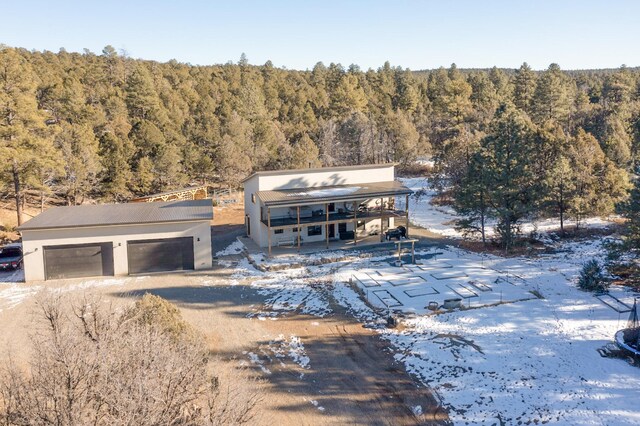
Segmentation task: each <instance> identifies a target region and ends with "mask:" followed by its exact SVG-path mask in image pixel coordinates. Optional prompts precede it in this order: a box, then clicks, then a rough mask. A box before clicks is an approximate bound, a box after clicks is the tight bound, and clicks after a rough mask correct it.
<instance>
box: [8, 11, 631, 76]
mask: <svg viewBox="0 0 640 426" xmlns="http://www.w3.org/2000/svg"><path fill="white" fill-rule="evenodd" d="M2 3H3V5H2V8H1V10H2V18H0V43H4V44H6V45H9V46H13V47H24V48H27V49H30V50H31V49H35V50H50V51H53V52H57V51H58V50H59V49H60V48H61V47H64V48H65V49H66V50H67V51H70V52H71V51H73V52H82V51H83V49H85V48H86V49H89V50H91V51H92V52H95V53H100V52H101V50H102V48H103V47H104V46H106V45H112V46H114V47H115V48H116V49H118V50H120V49H123V50H125V51H126V52H127V54H128V55H129V56H131V57H133V58H143V59H152V60H157V61H163V62H164V61H168V60H170V59H176V60H178V61H179V62H187V63H191V64H194V65H196V64H198V65H210V64H219V63H225V62H228V61H234V62H237V61H238V59H239V58H240V55H241V54H242V53H243V52H244V53H245V54H246V55H247V58H248V59H249V63H251V64H264V63H265V62H266V61H267V60H271V61H272V62H273V64H274V65H276V66H280V67H286V68H289V69H311V68H313V66H314V65H315V64H316V63H317V62H319V61H322V62H324V63H325V64H327V65H328V64H329V63H331V62H335V63H341V64H342V65H344V66H345V67H346V66H348V65H350V64H357V65H359V66H360V67H361V68H363V69H368V68H374V69H375V68H378V67H380V66H381V65H382V64H383V63H384V62H385V61H389V62H390V63H391V64H392V65H393V66H401V67H403V68H410V69H413V70H419V69H432V68H438V67H440V66H444V67H448V66H449V65H450V64H451V63H456V64H457V66H458V67H459V68H487V67H491V66H494V65H495V66H498V67H504V68H517V67H519V66H520V64H522V63H523V62H525V61H526V62H528V63H529V65H531V66H532V67H533V68H534V69H545V68H547V67H548V65H549V64H550V63H553V62H555V63H558V64H560V66H561V67H562V68H563V69H586V68H617V67H619V66H620V65H622V64H626V65H628V66H638V65H640V43H639V41H640V19H639V17H640V1H638V0H627V1H622V0H602V1H595V0H581V1H579V0H555V1H547V0H526V1H525V0H511V1H498V0H493V1H492V0H475V1H467V0H438V1H435V0H433V1H432V0H421V1H418V0H413V1H409V0H388V1H377V0H370V1H364V0H342V1H334V0H329V1H305V2H303V1H278V0H263V1H241V0H237V1H232V0H228V1H224V2H223V1H213V0H209V1H189V0H174V1H164V0H155V1H150V0H137V1H136V0H129V1H121V0H109V1H101V2H99V1H94V0H84V1H65V0H58V1H57V2H51V1H30V0H19V1H6V0H5V1H3V2H2Z"/></svg>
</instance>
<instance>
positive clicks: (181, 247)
mask: <svg viewBox="0 0 640 426" xmlns="http://www.w3.org/2000/svg"><path fill="white" fill-rule="evenodd" d="M127 253H128V254H127V256H128V262H129V274H146V273H149V272H166V271H182V270H188V269H194V267H193V237H184V238H165V239H161V240H139V241H129V242H128V243H127Z"/></svg>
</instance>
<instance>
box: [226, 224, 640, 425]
mask: <svg viewBox="0 0 640 426" xmlns="http://www.w3.org/2000/svg"><path fill="white" fill-rule="evenodd" d="M443 226H444V227H446V225H443ZM561 244H562V245H561V246H560V247H559V250H558V251H557V252H556V253H554V254H548V255H544V256H539V257H536V258H527V257H515V258H501V257H494V256H484V257H482V256H480V255H478V254H475V253H472V252H467V251H464V250H459V249H454V248H447V249H444V250H442V252H443V253H442V254H441V255H439V256H438V257H437V261H442V262H443V264H445V263H447V264H451V265H452V268H444V269H450V270H453V269H455V270H456V271H457V272H456V273H455V274H453V275H459V272H463V273H464V274H466V275H467V277H455V276H452V277H451V278H444V279H440V280H438V279H437V278H435V277H433V276H432V275H431V272H428V271H430V270H429V269H427V270H426V271H420V272H418V271H411V270H410V269H409V271H410V273H409V275H408V276H409V277H415V276H420V275H421V274H422V275H425V277H426V278H427V281H425V283H424V284H423V287H429V286H430V285H432V284H433V283H436V284H433V285H439V286H443V285H444V286H445V287H446V284H444V283H445V282H448V281H449V280H451V282H455V281H456V280H459V279H463V280H466V281H469V279H484V280H485V281H486V282H489V283H491V280H492V279H494V278H495V277H496V276H497V277H498V278H499V277H500V276H506V275H508V276H511V277H513V278H512V280H514V281H516V280H519V279H520V278H521V279H522V280H521V281H518V283H516V284H517V285H515V286H514V288H517V287H518V286H519V285H522V286H523V289H526V291H527V292H528V291H537V292H539V293H540V294H542V296H543V297H544V298H543V299H538V298H533V299H531V300H526V301H521V302H516V303H508V304H500V305H498V306H486V307H478V308H477V309H470V310H455V311H451V312H449V313H444V314H440V315H423V314H422V312H425V311H424V310H422V311H420V309H414V311H415V312H416V313H417V315H413V316H412V317H410V318H409V319H407V320H406V321H405V326H406V327H405V328H404V329H403V330H402V331H398V330H395V329H388V328H385V327H382V326H381V325H382V324H384V317H383V316H382V315H381V314H379V313H376V312H374V311H373V310H372V309H371V308H370V307H369V305H368V304H367V303H365V301H364V300H363V299H362V298H361V296H360V295H359V294H358V293H357V292H356V291H355V290H354V289H353V288H352V287H351V286H350V285H349V284H348V277H350V276H352V275H353V274H354V273H357V272H362V271H365V272H368V273H370V274H378V275H379V277H380V280H381V281H387V280H388V281H394V280H396V283H398V282H401V280H402V279H405V280H406V279H407V277H405V276H402V275H401V276H399V277H398V276H391V271H393V269H394V268H395V267H391V266H390V264H389V261H390V260H391V258H389V257H385V256H380V257H372V258H368V259H367V258H365V259H360V258H355V259H350V260H349V261H346V262H340V263H337V264H331V266H330V265H324V266H308V267H304V268H297V269H288V270H283V271H273V272H260V271H257V270H255V269H253V268H252V266H251V265H250V264H246V265H241V266H240V267H239V269H238V270H237V271H236V274H237V277H238V279H250V280H251V282H252V285H253V286H254V287H256V288H258V289H259V291H261V292H263V294H265V295H266V296H268V297H267V303H266V304H265V308H266V309H265V311H267V312H262V311H257V312H256V315H255V316H256V317H257V319H277V316H278V315H280V314H283V313H287V312H292V311H294V310H295V311H297V312H303V313H309V314H312V315H318V316H323V315H327V314H330V313H331V310H330V307H329V306H330V304H329V300H330V299H333V300H334V301H335V302H337V303H338V304H340V305H343V306H345V307H346V308H347V311H348V312H349V313H350V314H351V315H353V316H354V317H356V318H357V319H359V320H360V321H362V322H363V323H366V324H369V325H375V326H376V327H377V329H378V330H379V333H380V335H381V337H382V338H384V339H386V340H387V341H388V342H389V349H390V350H391V351H392V352H393V353H394V356H395V359H396V360H397V361H398V362H400V363H402V364H404V366H405V368H406V369H407V370H408V371H409V372H410V373H412V374H413V375H414V376H415V377H416V378H417V379H418V381H419V382H421V383H422V384H423V385H424V386H428V387H429V388H431V389H433V390H434V391H435V393H436V394H437V396H438V397H439V398H440V400H441V401H442V403H443V404H444V406H445V407H446V408H447V409H448V410H449V415H450V417H451V420H452V421H453V422H454V424H461V425H463V424H543V423H549V424H562V425H569V424H570V425H633V424H640V405H638V403H637V402H638V401H640V369H638V368H637V367H633V366H631V365H629V364H628V363H627V362H626V361H624V360H620V359H611V358H602V357H601V356H600V355H599V353H598V352H597V349H598V348H601V347H602V346H604V345H605V344H607V343H609V342H611V341H612V339H613V336H614V334H615V331H616V330H618V329H619V328H622V327H624V325H625V322H626V319H627V316H628V314H626V313H622V314H620V313H618V312H617V311H615V310H614V309H612V308H611V307H609V306H607V305H605V304H604V303H602V302H601V301H600V300H599V299H598V298H596V297H594V296H593V295H592V294H590V293H586V292H583V291H581V290H579V289H578V288H577V287H576V285H575V281H576V277H577V275H578V273H579V271H580V269H581V267H582V264H583V263H584V262H585V261H586V260H588V259H591V258H600V259H601V258H602V257H603V256H604V249H603V248H602V240H601V239H591V240H586V241H579V242H563V243H561ZM437 261H436V263H437ZM483 267H484V268H485V270H489V271H493V272H489V273H490V274H492V275H491V277H489V278H487V277H484V278H483V277H476V276H475V275H477V274H478V273H479V271H483V269H482V268H483ZM395 269H398V268H395ZM414 272H415V273H414ZM483 273H486V272H483ZM385 274H386V276H385ZM494 275H495V276H494ZM328 277H331V278H332V279H333V285H327V284H326V283H325V281H323V280H326V279H327V278H328ZM515 277H519V278H515ZM429 278H431V282H429ZM412 279H413V278H409V281H411V280H412ZM407 285H408V286H413V287H416V288H414V290H416V289H417V288H418V287H419V286H416V285H415V283H414V282H409V283H406V284H402V285H399V286H398V285H396V286H394V285H393V284H392V283H391V282H388V283H383V284H381V286H387V287H388V288H396V289H397V290H396V292H397V291H404V287H405V286H407ZM494 285H495V284H494ZM504 285H509V284H504ZM407 288H408V287H407ZM496 288H498V287H496ZM506 288H509V287H506ZM611 293H612V294H613V295H615V296H616V297H617V298H619V299H620V300H622V301H623V302H625V303H627V304H629V305H630V304H632V303H633V298H634V297H635V296H637V295H636V294H634V293H632V292H631V291H628V290H625V289H622V288H615V289H612V290H611ZM529 294H530V293H529ZM494 295H495V294H494ZM429 297H431V296H425V297H424V298H423V300H421V301H420V302H418V303H416V304H415V305H414V306H413V308H418V307H419V308H423V306H422V304H423V303H424V302H426V301H427V300H428V298H429ZM408 299H411V298H405V301H406V300H408ZM472 304H473V302H472ZM407 305H408V306H411V304H410V303H409V302H407ZM472 307H474V306H472ZM285 340H286V339H285ZM300 343H301V344H302V343H303V342H300ZM278 344H279V343H278ZM287 344H289V345H291V343H290V342H289V343H287ZM294 345H295V343H294ZM285 346H286V344H285ZM305 356H306V355H305ZM255 362H256V363H257V364H259V363H260V360H259V358H258V359H256V360H255ZM309 364H310V365H313V357H311V359H310V360H309ZM413 408H415V409H416V410H417V409H418V408H417V407H412V409H413Z"/></svg>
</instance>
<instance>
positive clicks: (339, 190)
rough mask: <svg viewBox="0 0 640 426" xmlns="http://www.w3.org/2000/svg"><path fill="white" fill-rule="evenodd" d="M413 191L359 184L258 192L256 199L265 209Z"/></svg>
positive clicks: (392, 183) (390, 185)
mask: <svg viewBox="0 0 640 426" xmlns="http://www.w3.org/2000/svg"><path fill="white" fill-rule="evenodd" d="M412 193H413V191H412V190H410V189H409V188H407V187H406V186H404V185H403V184H402V183H400V182H397V181H388V182H371V183H359V184H353V185H336V186H317V187H310V188H298V189H281V190H273V191H258V192H256V195H257V197H258V199H259V200H260V201H261V202H262V204H264V205H265V206H266V207H287V206H304V205H310V204H321V203H335V202H342V201H358V200H366V199H370V198H379V197H392V196H397V195H410V194H412Z"/></svg>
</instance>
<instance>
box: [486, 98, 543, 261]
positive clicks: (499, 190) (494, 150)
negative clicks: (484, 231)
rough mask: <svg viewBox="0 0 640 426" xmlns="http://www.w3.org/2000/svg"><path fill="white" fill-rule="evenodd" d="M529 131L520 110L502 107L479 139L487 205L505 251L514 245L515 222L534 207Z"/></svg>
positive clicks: (525, 118) (531, 150)
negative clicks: (496, 223)
mask: <svg viewBox="0 0 640 426" xmlns="http://www.w3.org/2000/svg"><path fill="white" fill-rule="evenodd" d="M533 130H534V127H533V125H532V124H531V122H530V121H529V120H528V118H527V117H526V116H525V115H523V114H522V113H521V112H519V111H517V110H515V109H513V108H511V107H502V108H501V109H500V110H499V111H498V113H497V114H496V118H495V119H494V121H493V122H492V123H491V126H490V131H489V134H488V135H487V136H486V137H485V138H483V139H482V141H481V147H482V148H481V149H482V151H483V159H484V170H485V173H486V179H487V187H488V188H490V191H489V194H488V195H489V204H490V206H491V208H492V210H493V211H495V214H496V217H497V218H498V225H497V227H496V230H497V231H498V234H499V235H500V237H501V241H502V245H503V247H504V249H505V251H509V249H510V248H511V247H512V246H513V244H514V241H515V237H516V236H517V234H518V222H519V221H520V220H521V219H522V218H524V217H526V216H527V215H528V214H529V213H531V212H532V211H533V209H534V201H535V199H536V194H535V191H536V189H537V188H536V185H535V181H536V180H535V175H534V173H533V170H532V167H531V162H532V154H533Z"/></svg>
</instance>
